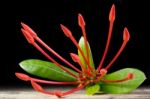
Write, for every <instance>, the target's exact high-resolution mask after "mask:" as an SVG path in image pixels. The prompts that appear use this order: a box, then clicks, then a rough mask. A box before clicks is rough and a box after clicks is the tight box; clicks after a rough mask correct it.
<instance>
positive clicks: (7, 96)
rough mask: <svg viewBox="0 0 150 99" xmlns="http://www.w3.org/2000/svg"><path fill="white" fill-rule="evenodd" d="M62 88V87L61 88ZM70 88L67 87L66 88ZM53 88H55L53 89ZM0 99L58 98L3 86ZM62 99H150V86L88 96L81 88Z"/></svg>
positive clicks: (29, 90) (30, 90) (31, 90)
mask: <svg viewBox="0 0 150 99" xmlns="http://www.w3.org/2000/svg"><path fill="white" fill-rule="evenodd" d="M61 89H62V88H61ZM66 89H68V88H65V90H66ZM51 90H53V89H51ZM0 99H58V98H57V97H56V96H49V95H45V94H41V93H39V92H36V91H34V90H33V89H30V88H28V89H27V88H8V89H7V88H6V89H5V88H1V90H0ZM61 99H150V88H140V89H137V90H135V91H134V92H132V93H130V94H122V95H118V94H117V95H111V94H97V95H93V96H87V95H85V94H84V91H83V90H81V91H79V92H76V93H74V94H70V95H67V96H65V97H63V98H61Z"/></svg>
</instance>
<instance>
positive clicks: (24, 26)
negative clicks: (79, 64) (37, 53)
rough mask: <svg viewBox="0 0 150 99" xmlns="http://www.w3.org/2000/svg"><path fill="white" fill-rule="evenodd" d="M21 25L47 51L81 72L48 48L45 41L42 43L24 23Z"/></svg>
mask: <svg viewBox="0 0 150 99" xmlns="http://www.w3.org/2000/svg"><path fill="white" fill-rule="evenodd" d="M21 25H22V27H23V28H24V29H25V31H27V32H28V33H30V35H31V36H32V38H34V39H35V40H37V41H38V42H39V43H40V44H41V45H42V46H44V47H45V48H46V49H47V50H48V51H50V52H51V53H52V54H53V55H55V56H56V57H57V58H59V59H60V60H61V61H63V62H64V63H66V64H67V65H69V66H70V67H71V68H73V69H74V70H76V71H77V72H79V73H81V71H80V70H79V69H78V68H76V67H75V66H73V65H72V64H71V63H70V62H68V61H67V60H66V59H64V58H63V57H62V56H60V55H59V54H58V53H57V52H56V51H54V50H53V49H52V48H50V47H49V46H48V45H47V44H46V43H44V42H43V41H42V40H41V39H40V38H39V37H38V36H37V34H36V33H35V32H34V31H33V30H32V29H31V28H30V27H29V26H28V25H26V24H24V23H23V22H21Z"/></svg>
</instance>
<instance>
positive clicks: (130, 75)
mask: <svg viewBox="0 0 150 99" xmlns="http://www.w3.org/2000/svg"><path fill="white" fill-rule="evenodd" d="M133 76H134V75H133V74H132V73H129V74H128V75H127V77H125V78H123V79H120V80H103V79H102V80H101V81H102V82H104V83H120V82H124V81H128V80H130V79H133Z"/></svg>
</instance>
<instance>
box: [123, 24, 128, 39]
mask: <svg viewBox="0 0 150 99" xmlns="http://www.w3.org/2000/svg"><path fill="white" fill-rule="evenodd" d="M129 39H130V33H129V31H128V29H127V28H126V27H125V28H124V31H123V40H124V41H129Z"/></svg>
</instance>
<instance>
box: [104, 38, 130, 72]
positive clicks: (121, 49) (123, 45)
mask: <svg viewBox="0 0 150 99" xmlns="http://www.w3.org/2000/svg"><path fill="white" fill-rule="evenodd" d="M126 44H127V42H125V41H124V42H123V44H122V46H121V47H120V49H119V51H118V52H117V54H116V55H115V56H114V58H113V59H112V60H111V62H110V63H109V64H108V65H107V66H106V68H105V69H106V70H108V69H109V68H110V67H111V66H112V64H113V63H114V62H115V61H116V59H117V58H118V57H119V55H120V54H121V52H122V51H123V49H124V48H125V46H126Z"/></svg>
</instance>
